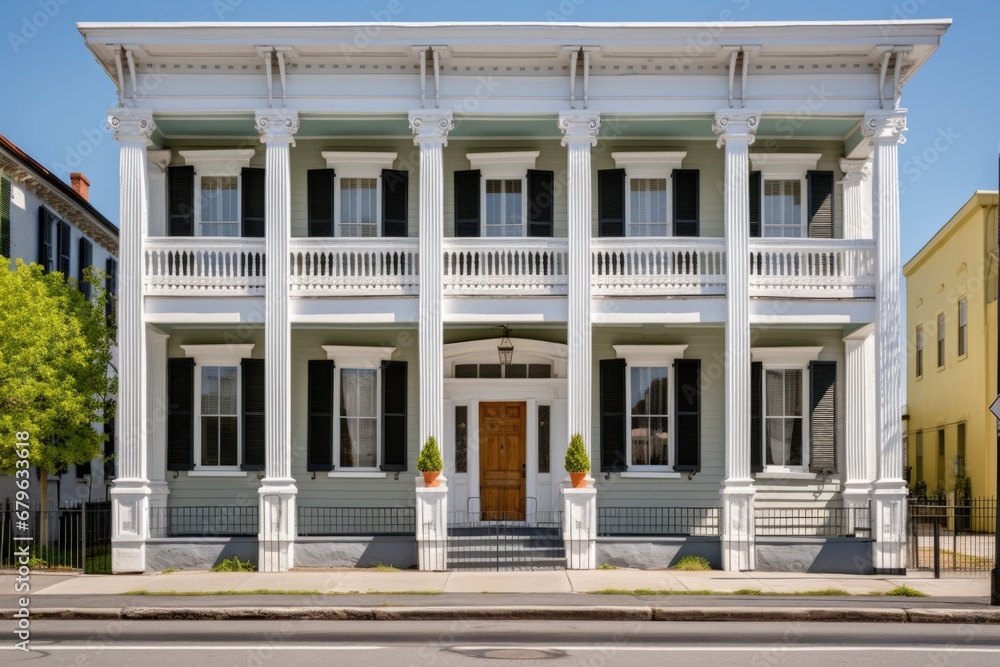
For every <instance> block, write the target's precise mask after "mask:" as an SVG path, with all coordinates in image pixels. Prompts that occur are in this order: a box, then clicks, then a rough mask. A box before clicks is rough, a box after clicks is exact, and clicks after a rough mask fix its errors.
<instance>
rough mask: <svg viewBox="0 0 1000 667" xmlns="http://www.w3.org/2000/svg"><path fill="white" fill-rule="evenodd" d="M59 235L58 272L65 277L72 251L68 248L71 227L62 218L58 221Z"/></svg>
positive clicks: (67, 275)
mask: <svg viewBox="0 0 1000 667" xmlns="http://www.w3.org/2000/svg"><path fill="white" fill-rule="evenodd" d="M58 229H59V235H58V237H57V242H58V248H59V273H61V274H63V276H64V277H65V278H69V270H70V263H71V261H72V254H73V251H72V249H71V248H70V241H71V239H72V238H73V235H72V228H71V227H70V226H69V223H68V222H64V221H62V220H60V221H59V223H58Z"/></svg>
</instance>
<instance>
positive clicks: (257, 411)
mask: <svg viewBox="0 0 1000 667" xmlns="http://www.w3.org/2000/svg"><path fill="white" fill-rule="evenodd" d="M240 366H241V367H242V368H241V370H242V373H243V378H242V382H243V466H242V468H243V470H263V469H264V461H265V459H264V419H265V417H264V386H265V384H264V383H265V379H264V360H263V359H244V360H243V361H242V362H240Z"/></svg>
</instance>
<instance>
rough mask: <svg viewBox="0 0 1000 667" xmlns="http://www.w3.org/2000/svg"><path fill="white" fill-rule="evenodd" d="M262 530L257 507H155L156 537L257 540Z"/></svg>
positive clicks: (152, 515)
mask: <svg viewBox="0 0 1000 667" xmlns="http://www.w3.org/2000/svg"><path fill="white" fill-rule="evenodd" d="M259 530H260V524H259V522H258V519H257V506H256V505H248V506H246V507H242V506H239V505H220V506H211V505H209V506H195V507H152V508H150V511H149V532H150V535H151V536H152V537H254V536H256V535H257V534H258V532H259Z"/></svg>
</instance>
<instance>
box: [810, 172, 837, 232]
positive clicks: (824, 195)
mask: <svg viewBox="0 0 1000 667" xmlns="http://www.w3.org/2000/svg"><path fill="white" fill-rule="evenodd" d="M806 178H807V179H808V182H809V238H813V239H832V238H833V172H832V171H810V172H808V173H807V174H806Z"/></svg>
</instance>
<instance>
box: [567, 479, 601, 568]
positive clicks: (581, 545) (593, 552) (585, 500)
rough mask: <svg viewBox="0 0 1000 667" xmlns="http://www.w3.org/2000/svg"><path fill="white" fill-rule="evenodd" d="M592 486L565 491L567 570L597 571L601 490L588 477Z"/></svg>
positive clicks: (588, 482)
mask: <svg viewBox="0 0 1000 667" xmlns="http://www.w3.org/2000/svg"><path fill="white" fill-rule="evenodd" d="M587 480H588V481H587V484H588V486H587V487H585V488H582V489H574V488H572V487H569V488H563V489H561V491H562V496H563V527H562V531H563V544H564V545H565V547H566V569H567V570H594V569H596V568H597V489H595V488H594V486H593V484H594V481H593V478H592V477H590V476H589V475H588V477H587Z"/></svg>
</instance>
